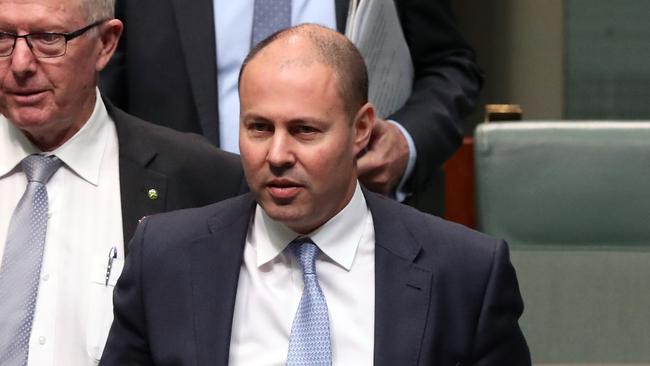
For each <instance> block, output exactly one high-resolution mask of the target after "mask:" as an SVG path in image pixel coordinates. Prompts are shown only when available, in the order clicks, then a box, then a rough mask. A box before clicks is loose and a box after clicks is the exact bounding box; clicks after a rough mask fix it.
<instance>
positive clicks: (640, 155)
mask: <svg viewBox="0 0 650 366" xmlns="http://www.w3.org/2000/svg"><path fill="white" fill-rule="evenodd" d="M474 142H475V145H474V146H475V147H474V153H475V177H476V199H477V221H478V226H479V229H480V230H482V231H484V232H487V233H489V234H492V235H495V236H499V237H502V238H505V239H506V240H507V241H508V242H509V244H510V247H511V252H512V261H513V263H514V265H515V267H516V269H517V274H518V277H519V283H520V287H521V290H522V295H523V297H524V303H525V306H526V310H525V311H524V315H523V317H522V319H521V324H522V328H523V330H524V333H525V334H526V337H527V340H528V342H529V345H530V348H531V353H532V356H533V361H534V362H535V363H550V364H554V363H555V364H562V363H564V364H571V363H582V364H593V363H597V364H623V363H634V364H641V363H648V364H650V122H610V121H607V122H513V123H491V124H483V125H480V126H479V127H478V128H477V130H476V134H475V141H474Z"/></svg>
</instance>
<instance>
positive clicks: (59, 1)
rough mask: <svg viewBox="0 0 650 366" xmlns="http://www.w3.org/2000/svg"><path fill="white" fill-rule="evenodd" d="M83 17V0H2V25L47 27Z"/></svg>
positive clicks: (66, 23) (0, 1)
mask: <svg viewBox="0 0 650 366" xmlns="http://www.w3.org/2000/svg"><path fill="white" fill-rule="evenodd" d="M82 17H83V12H82V6H81V0H0V26H3V27H7V26H11V27H15V28H17V29H22V28H25V29H28V30H33V29H35V28H36V29H37V28H44V29H47V28H48V27H52V26H55V27H56V26H66V25H68V24H70V23H71V22H73V21H75V20H77V19H80V18H82Z"/></svg>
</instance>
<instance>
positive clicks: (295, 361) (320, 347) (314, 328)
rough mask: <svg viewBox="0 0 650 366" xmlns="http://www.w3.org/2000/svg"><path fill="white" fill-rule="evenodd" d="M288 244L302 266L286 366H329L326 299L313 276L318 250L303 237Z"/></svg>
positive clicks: (328, 326) (314, 275) (329, 344)
mask: <svg viewBox="0 0 650 366" xmlns="http://www.w3.org/2000/svg"><path fill="white" fill-rule="evenodd" d="M290 248H291V250H292V251H293V252H294V255H295V256H296V259H297V260H298V264H299V265H300V267H301V268H302V273H303V281H304V283H305V288H304V289H303V292H302V297H301V298H300V304H299V305H298V311H297V312H296V316H295V317H294V318H293V325H292V326H291V335H290V336H289V353H288V356H287V366H325V365H327V366H329V365H331V364H332V347H331V342H330V325H329V316H328V314H327V302H326V301H325V296H324V295H323V291H322V290H321V288H320V286H319V285H318V277H317V276H316V256H317V255H318V251H319V250H318V247H317V246H316V244H314V243H313V242H312V241H311V239H309V238H305V237H303V238H298V239H296V240H294V241H293V242H292V243H291V244H290Z"/></svg>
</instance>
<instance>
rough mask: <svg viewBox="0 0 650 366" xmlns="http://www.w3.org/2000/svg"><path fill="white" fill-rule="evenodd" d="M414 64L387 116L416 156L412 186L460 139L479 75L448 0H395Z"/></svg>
mask: <svg viewBox="0 0 650 366" xmlns="http://www.w3.org/2000/svg"><path fill="white" fill-rule="evenodd" d="M395 3H396V5H397V10H398V13H399V15H400V20H401V23H402V28H403V29H404V35H405V37H406V41H407V43H408V45H409V49H410V51H411V57H412V60H413V64H414V70H415V75H414V81H413V91H412V93H411V96H410V97H409V99H408V100H407V102H406V104H405V105H404V107H402V108H401V109H400V110H398V111H397V112H396V113H395V114H393V115H392V116H390V117H389V118H390V119H393V120H395V121H397V122H399V123H400V124H402V125H403V126H404V127H405V128H406V130H407V131H408V132H409V133H410V134H411V136H412V137H413V140H414V142H415V148H416V150H417V161H416V166H415V170H414V172H413V175H412V178H411V179H410V184H409V187H408V188H409V189H410V190H414V191H415V190H421V189H422V188H423V186H426V184H427V183H428V180H429V178H430V177H431V176H432V174H433V171H434V169H437V168H439V167H440V166H441V165H442V163H443V162H445V161H446V160H447V159H448V158H449V157H450V156H451V155H452V154H453V152H454V151H455V150H456V149H457V148H458V146H459V145H460V143H461V141H462V132H461V122H462V118H463V117H464V116H465V115H467V114H468V113H469V112H470V111H471V110H472V109H473V107H474V105H475V103H476V100H477V98H478V94H479V91H480V89H481V86H482V83H483V74H482V71H481V70H480V68H479V67H478V65H477V64H476V61H475V55H474V51H473V50H472V49H471V47H470V46H469V45H468V44H467V43H466V42H465V41H464V40H463V37H462V36H461V34H460V32H459V30H458V28H457V26H456V24H455V19H454V15H453V14H452V10H451V4H450V0H395Z"/></svg>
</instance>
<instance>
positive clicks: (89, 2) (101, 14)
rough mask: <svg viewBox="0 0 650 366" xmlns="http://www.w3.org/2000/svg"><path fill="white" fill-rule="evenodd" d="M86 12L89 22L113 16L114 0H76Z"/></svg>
mask: <svg viewBox="0 0 650 366" xmlns="http://www.w3.org/2000/svg"><path fill="white" fill-rule="evenodd" d="M78 1H80V2H81V6H82V8H83V9H84V11H85V12H86V16H87V18H88V22H89V23H94V22H97V21H100V20H106V19H113V18H114V17H115V0H78Z"/></svg>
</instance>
